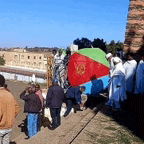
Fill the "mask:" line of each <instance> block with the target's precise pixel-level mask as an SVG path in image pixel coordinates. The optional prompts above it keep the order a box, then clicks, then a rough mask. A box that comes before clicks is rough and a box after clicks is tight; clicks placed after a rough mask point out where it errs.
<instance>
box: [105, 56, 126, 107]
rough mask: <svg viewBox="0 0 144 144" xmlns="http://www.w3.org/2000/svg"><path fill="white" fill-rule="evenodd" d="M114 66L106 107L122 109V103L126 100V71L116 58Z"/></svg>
mask: <svg viewBox="0 0 144 144" xmlns="http://www.w3.org/2000/svg"><path fill="white" fill-rule="evenodd" d="M114 64H115V67H114V69H113V72H112V74H111V82H110V88H109V101H108V102H107V103H106V105H108V106H111V107H112V108H116V109H120V108H121V101H124V100H125V99H126V83H125V70H124V68H123V65H122V63H121V61H120V59H119V58H118V57H115V58H114Z"/></svg>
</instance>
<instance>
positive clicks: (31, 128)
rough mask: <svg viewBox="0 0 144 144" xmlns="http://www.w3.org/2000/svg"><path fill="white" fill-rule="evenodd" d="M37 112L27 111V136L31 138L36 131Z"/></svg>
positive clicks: (37, 123) (37, 124)
mask: <svg viewBox="0 0 144 144" xmlns="http://www.w3.org/2000/svg"><path fill="white" fill-rule="evenodd" d="M38 120H39V113H28V136H29V137H30V138H31V137H32V136H34V135H36V134H37V132H38V126H39V122H38Z"/></svg>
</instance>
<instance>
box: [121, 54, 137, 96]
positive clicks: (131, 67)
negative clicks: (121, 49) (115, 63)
mask: <svg viewBox="0 0 144 144" xmlns="http://www.w3.org/2000/svg"><path fill="white" fill-rule="evenodd" d="M123 67H124V69H125V76H126V77H125V78H126V91H127V92H129V93H133V92H134V87H135V75H136V68H137V62H136V61H135V60H134V59H133V54H129V55H128V61H126V62H125V63H124V65H123Z"/></svg>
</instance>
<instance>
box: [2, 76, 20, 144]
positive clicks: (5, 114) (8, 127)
mask: <svg viewBox="0 0 144 144" xmlns="http://www.w3.org/2000/svg"><path fill="white" fill-rule="evenodd" d="M4 84H5V78H4V77H3V76H2V75H0V143H1V144H9V141H10V140H9V139H10V135H11V132H12V126H13V124H14V118H15V117H16V116H17V115H18V112H19V110H20V107H19V106H18V104H17V102H16V101H15V99H14V97H13V96H12V94H11V93H10V92H8V91H7V90H5V88H4V87H3V86H4Z"/></svg>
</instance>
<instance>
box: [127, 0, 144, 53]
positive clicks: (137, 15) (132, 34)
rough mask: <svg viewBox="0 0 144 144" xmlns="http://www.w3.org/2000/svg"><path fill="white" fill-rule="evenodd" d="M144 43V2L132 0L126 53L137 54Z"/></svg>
mask: <svg viewBox="0 0 144 144" xmlns="http://www.w3.org/2000/svg"><path fill="white" fill-rule="evenodd" d="M143 42H144V0H130V5H129V13H128V20H127V26H126V33H125V42H124V51H128V50H130V51H133V52H137V51H138V50H140V49H141V47H142V45H143Z"/></svg>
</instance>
